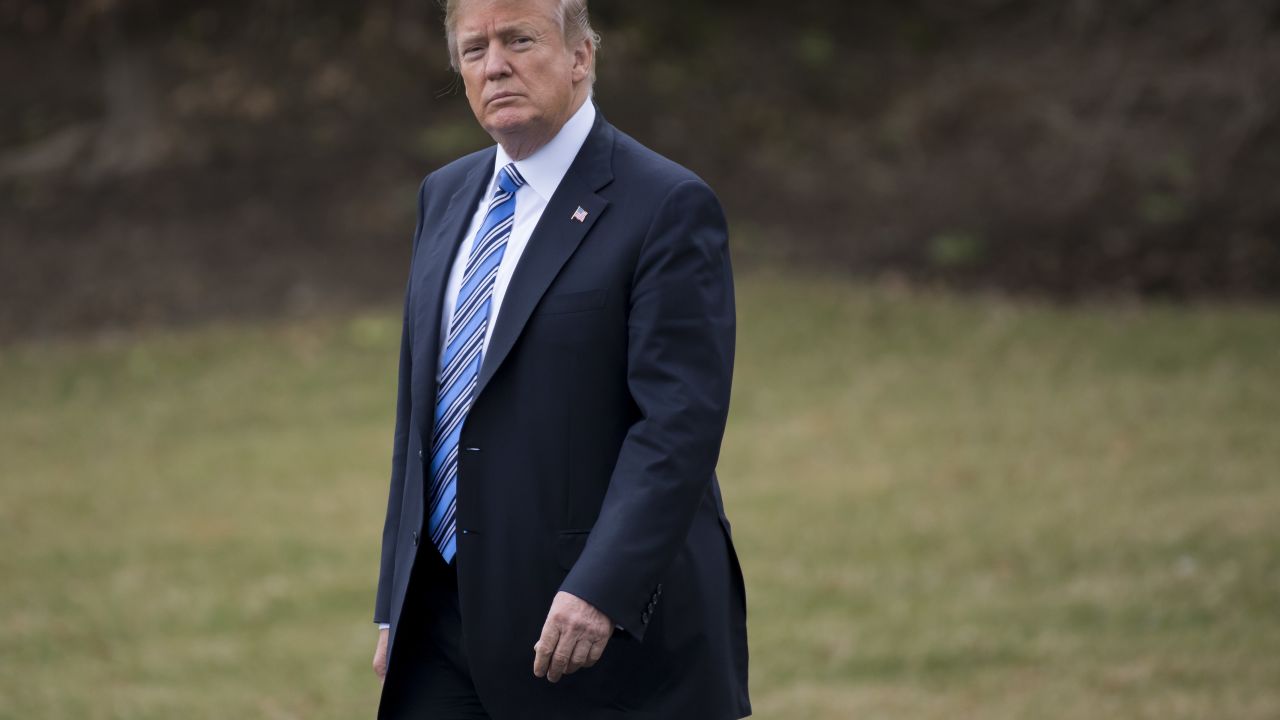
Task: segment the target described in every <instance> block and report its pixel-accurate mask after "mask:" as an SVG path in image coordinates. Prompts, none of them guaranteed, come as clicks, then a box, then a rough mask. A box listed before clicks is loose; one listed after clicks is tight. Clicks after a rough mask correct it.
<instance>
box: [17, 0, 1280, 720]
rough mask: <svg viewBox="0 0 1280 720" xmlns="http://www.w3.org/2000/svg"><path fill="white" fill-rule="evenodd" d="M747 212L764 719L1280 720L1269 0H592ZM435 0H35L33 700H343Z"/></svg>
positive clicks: (243, 704)
mask: <svg viewBox="0 0 1280 720" xmlns="http://www.w3.org/2000/svg"><path fill="white" fill-rule="evenodd" d="M591 11H592V14H593V17H594V20H595V23H596V25H597V29H599V30H600V31H601V33H602V34H603V36H604V42H603V47H602V48H601V52H600V55H599V80H598V82H597V85H596V99H597V102H598V104H599V106H600V108H601V110H602V111H603V112H604V114H605V115H606V117H608V118H609V120H610V121H611V122H613V123H614V124H615V125H617V126H618V127H619V128H620V129H622V130H623V131H625V132H627V133H629V134H631V135H633V136H635V137H636V138H637V139H639V140H640V141H641V142H643V143H645V144H647V145H649V146H650V147H653V148H654V149H656V150H658V151H659V152H662V153H663V154H665V155H668V156H669V157H671V158H673V159H675V160H677V161H678V162H680V163H682V164H684V165H686V166H688V167H690V168H691V169H693V170H694V171H695V172H697V173H699V174H700V175H702V176H703V177H704V178H706V179H707V180H708V182H710V184H711V185H712V186H713V187H714V188H715V189H716V190H717V192H718V193H719V195H720V197H721V199H722V200H723V202H724V204H725V206H726V209H727V212H728V215H729V218H730V224H731V231H732V247H733V252H734V253H735V256H734V257H735V264H736V268H737V273H738V283H739V291H738V292H739V303H740V307H739V326H740V330H739V360H738V368H737V372H736V376H735V391H734V400H733V403H734V404H733V410H732V414H731V418H730V426H729V430H728V434H727V436H726V440H725V447H724V452H723V454H722V459H721V467H720V476H721V482H722V485H723V487H724V491H725V496H726V503H727V505H728V508H729V513H730V517H731V518H732V519H733V520H734V523H735V541H736V543H737V545H738V550H739V552H740V554H741V555H742V560H743V564H744V568H745V572H746V574H747V581H748V594H749V609H750V631H751V642H752V652H753V664H752V672H753V678H752V692H753V698H754V700H755V704H756V710H757V716H759V717H765V718H775V717H776V718H793V717H805V718H850V717H858V718H863V717H866V718H877V717H881V718H897V717H911V718H954V717H976V718H1097V717H1117V718H1147V717H1150V718H1209V717H1212V718H1276V717H1280V521H1278V520H1277V517H1280V386H1278V382H1277V380H1278V379H1280V312H1278V311H1277V310H1278V309H1277V305H1276V301H1277V299H1278V298H1280V182H1277V178H1280V90H1278V88H1280V2H1274V1H1267V0H1220V1H1219V2H1213V3H1202V2H1190V1H1189V0H1112V1H1111V2H1101V1H1100V0H1070V1H1068V2H1047V1H1045V0H950V1H944V0H909V1H903V0H898V1H895V2H890V1H889V0H867V1H865V2H858V3H841V2H831V1H829V0H792V2H788V3H785V4H779V3H766V2H761V1H759V0H740V1H739V2H733V3H730V2H716V1H713V0H684V1H683V2H679V3H674V2H672V3H660V2H644V3H640V2H622V1H621V0H594V2H592V3H591ZM440 22H441V13H440V11H439V9H438V8H437V7H436V5H435V4H434V3H433V2H431V1H430V0H367V1H366V2H361V3H354V2H339V1H338V0H262V1H259V2H243V1H240V0H231V1H226V2H211V1H210V0H163V1H162V0H48V1H44V0H0V88H3V90H2V91H0V546H2V547H3V548H4V552H3V553H0V578H2V580H0V584H2V585H3V588H4V589H3V592H2V593H0V667H2V668H3V672H0V718H170V717H184V718H204V717H208V718H224V717H264V718H346V717H360V716H368V715H369V714H371V713H372V708H373V707H374V704H375V703H376V696H377V685H376V682H375V681H374V679H373V676H372V673H371V672H370V670H369V668H368V660H369V656H370V654H371V652H372V649H373V641H374V637H375V633H374V630H373V628H372V626H371V623H370V620H371V613H372V605H373V589H374V582H375V580H376V558H377V552H378V546H377V543H378V539H379V537H380V531H381V519H382V512H383V508H384V507H385V505H384V503H385V498H386V476H387V471H388V460H389V456H390V439H391V421H392V413H393V410H394V408H393V405H392V399H393V391H394V388H393V383H394V371H395V359H396V351H397V343H398V340H399V318H398V312H399V302H400V297H401V292H402V290H403V286H404V281H405V273H406V264H407V261H408V255H409V249H410V234H411V231H412V228H413V217H414V197H415V191H416V188H417V184H418V182H419V180H420V179H421V178H422V176H423V175H425V174H426V173H428V172H430V171H431V170H433V169H434V168H436V167H438V166H440V165H441V164H443V163H445V162H448V161H449V160H452V159H454V158H456V157H458V156H460V155H462V154H464V153H467V152H470V151H472V150H475V149H478V148H481V147H484V146H486V145H488V144H490V143H491V141H490V140H489V138H488V137H487V136H486V135H485V134H484V133H483V132H482V131H481V130H480V129H479V128H478V127H477V126H476V124H475V121H474V119H473V118H472V116H471V114H470V110H469V109H468V107H467V104H466V100H465V98H464V97H463V95H462V92H461V89H460V82H459V81H458V80H457V78H456V76H455V75H454V74H453V73H452V71H451V70H450V69H449V67H448V61H447V52H446V49H445V46H444V42H443V39H442V37H441V32H440Z"/></svg>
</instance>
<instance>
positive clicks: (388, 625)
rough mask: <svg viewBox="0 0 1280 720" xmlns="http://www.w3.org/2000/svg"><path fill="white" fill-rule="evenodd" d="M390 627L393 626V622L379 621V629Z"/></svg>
mask: <svg viewBox="0 0 1280 720" xmlns="http://www.w3.org/2000/svg"><path fill="white" fill-rule="evenodd" d="M390 628H391V623H378V629H379V630H388V629H390Z"/></svg>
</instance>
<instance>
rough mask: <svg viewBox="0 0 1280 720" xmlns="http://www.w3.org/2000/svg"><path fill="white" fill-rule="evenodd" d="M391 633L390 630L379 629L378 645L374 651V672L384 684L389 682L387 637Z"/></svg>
mask: <svg viewBox="0 0 1280 720" xmlns="http://www.w3.org/2000/svg"><path fill="white" fill-rule="evenodd" d="M390 635H391V631H390V630H387V629H382V630H379V631H378V647H377V648H375V649H374V651H373V674H374V675H377V676H378V682H380V683H383V684H385V683H386V682H387V639H388V637H390Z"/></svg>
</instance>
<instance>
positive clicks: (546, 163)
mask: <svg viewBox="0 0 1280 720" xmlns="http://www.w3.org/2000/svg"><path fill="white" fill-rule="evenodd" d="M595 122H596V108H595V105H594V104H593V103H592V102H591V99H590V98H588V99H587V100H586V101H585V102H583V103H582V107H580V108H578V111H577V112H575V113H574V114H573V117H571V118H569V121H568V122H566V123H565V124H564V127H562V128H560V132H559V133H556V136H555V137H554V138H552V139H551V142H549V143H547V144H546V145H543V146H542V147H541V148H539V149H538V151H537V152H535V153H534V154H532V155H530V156H529V157H527V158H525V159H524V160H519V161H516V169H517V170H519V171H520V175H521V176H523V177H524V179H525V184H524V185H522V186H521V187H520V189H519V190H517V191H516V217H515V225H514V226H513V227H512V228H511V237H510V238H508V239H507V249H506V250H505V251H504V252H503V254H502V261H501V262H500V263H499V264H498V277H497V279H496V280H495V281H494V286H493V301H492V304H491V305H490V307H489V327H488V328H487V329H486V330H485V333H484V348H483V351H487V350H488V349H489V338H491V337H493V327H494V325H496V324H497V322H498V312H499V311H500V310H501V309H502V298H503V297H505V296H506V294H507V285H508V284H510V282H511V276H512V275H513V274H515V271H516V265H518V264H519V262H520V256H521V255H523V254H524V249H525V246H527V245H528V244H529V238H530V237H531V236H532V235H533V229H534V228H535V227H537V225H538V221H539V220H541V219H542V211H543V210H546V209H547V202H548V201H550V200H551V196H552V195H554V194H555V192H556V188H558V187H560V181H561V180H563V179H564V174H565V173H567V172H569V166H570V165H572V164H573V159H574V158H576V157H577V156H578V151H579V150H581V149H582V145H583V143H585V142H586V141H587V135H590V134H591V128H592V126H594V125H595ZM510 162H511V156H510V155H508V154H507V151H506V150H503V149H502V146H501V145H499V146H498V152H497V155H496V157H494V161H493V172H492V173H491V174H490V175H489V182H488V184H487V185H485V191H484V194H483V195H482V196H481V197H480V203H479V205H477V206H476V210H475V213H474V214H473V215H472V217H471V225H470V226H469V227H468V228H467V234H466V235H464V236H463V239H462V244H461V245H460V246H459V247H458V255H457V257H455V258H454V261H453V268H452V269H451V270H450V271H449V284H448V285H446V286H445V293H444V307H443V308H442V310H441V312H440V349H439V354H440V368H441V371H443V369H444V349H445V339H446V338H448V336H449V321H450V320H451V319H452V318H453V309H454V307H455V306H456V305H457V304H458V291H459V290H461V288H462V277H463V275H465V274H466V270H467V259H468V258H470V256H471V246H472V245H474V244H475V239H476V233H478V232H480V226H481V224H483V223H484V216H485V214H486V213H487V212H488V210H489V202H490V201H491V200H492V199H493V193H494V190H495V189H496V188H497V186H498V170H500V169H502V168H504V167H506V166H507V164H508V163H510ZM483 351H482V352H483ZM378 627H379V628H381V629H386V628H389V627H391V625H390V624H389V623H379V624H378Z"/></svg>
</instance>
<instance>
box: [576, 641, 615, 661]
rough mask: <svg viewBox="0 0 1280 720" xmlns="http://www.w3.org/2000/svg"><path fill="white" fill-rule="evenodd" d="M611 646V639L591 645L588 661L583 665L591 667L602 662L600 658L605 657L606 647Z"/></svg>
mask: <svg viewBox="0 0 1280 720" xmlns="http://www.w3.org/2000/svg"><path fill="white" fill-rule="evenodd" d="M608 644H609V638H608V637H605V639H603V640H597V641H595V642H593V643H591V651H590V652H589V653H587V661H586V662H585V663H583V664H582V666H583V667H591V666H592V665H595V664H596V663H598V662H600V656H601V655H604V646H605V645H608Z"/></svg>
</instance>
